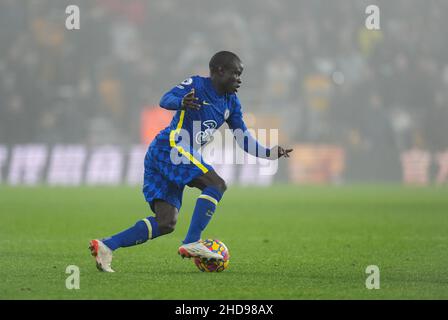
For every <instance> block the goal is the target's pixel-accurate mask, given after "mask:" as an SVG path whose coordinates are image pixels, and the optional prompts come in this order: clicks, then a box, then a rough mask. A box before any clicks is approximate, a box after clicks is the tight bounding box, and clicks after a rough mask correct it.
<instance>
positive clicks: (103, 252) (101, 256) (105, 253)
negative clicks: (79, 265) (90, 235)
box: [89, 239, 115, 272]
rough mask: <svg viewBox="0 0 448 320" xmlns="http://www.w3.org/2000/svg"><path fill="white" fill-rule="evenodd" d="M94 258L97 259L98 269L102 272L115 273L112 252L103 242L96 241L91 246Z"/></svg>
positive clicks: (92, 241) (91, 242)
mask: <svg viewBox="0 0 448 320" xmlns="http://www.w3.org/2000/svg"><path fill="white" fill-rule="evenodd" d="M89 249H90V252H91V254H92V256H94V257H95V260H96V267H97V269H98V270H100V271H104V272H115V271H114V270H112V268H111V266H110V264H111V262H112V250H110V249H109V248H108V247H107V246H106V245H105V244H104V243H103V242H102V241H100V240H97V239H94V240H91V241H90V245H89Z"/></svg>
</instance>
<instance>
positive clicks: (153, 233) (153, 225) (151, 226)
mask: <svg viewBox="0 0 448 320" xmlns="http://www.w3.org/2000/svg"><path fill="white" fill-rule="evenodd" d="M141 221H143V222H144V223H145V224H146V228H148V239H154V238H157V237H158V236H159V235H160V234H159V228H158V224H157V221H156V218H154V217H152V216H150V217H147V218H144V219H142V220H141Z"/></svg>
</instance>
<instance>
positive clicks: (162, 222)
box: [154, 199, 179, 236]
mask: <svg viewBox="0 0 448 320" xmlns="http://www.w3.org/2000/svg"><path fill="white" fill-rule="evenodd" d="M154 211H155V213H156V221H157V224H158V229H159V233H160V236H161V235H165V234H168V233H171V232H173V231H174V228H175V227H176V223H177V217H178V216H179V211H178V210H177V208H176V207H174V206H173V205H171V204H169V203H168V202H166V201H163V200H160V199H157V200H154Z"/></svg>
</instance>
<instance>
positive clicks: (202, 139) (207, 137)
mask: <svg viewBox="0 0 448 320" xmlns="http://www.w3.org/2000/svg"><path fill="white" fill-rule="evenodd" d="M202 125H203V126H204V127H205V128H206V129H205V130H204V131H200V132H198V133H197V134H196V137H195V140H196V143H197V144H200V145H202V144H204V143H208V142H210V141H211V140H212V139H213V137H212V136H213V133H214V132H215V129H216V127H217V126H218V124H217V123H216V121H215V120H205V121H204V122H203V123H202Z"/></svg>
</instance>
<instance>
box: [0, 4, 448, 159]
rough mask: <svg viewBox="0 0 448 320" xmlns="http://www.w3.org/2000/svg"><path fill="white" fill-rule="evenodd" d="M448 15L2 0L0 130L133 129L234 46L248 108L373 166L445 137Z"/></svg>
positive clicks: (18, 136)
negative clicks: (372, 22) (75, 24)
mask: <svg viewBox="0 0 448 320" xmlns="http://www.w3.org/2000/svg"><path fill="white" fill-rule="evenodd" d="M69 4H76V5H78V6H79V8H80V11H81V21H80V25H81V28H80V30H73V31H68V30H66V28H65V19H66V17H67V14H66V13H65V8H66V7H67V5H69ZM370 4H376V5H378V7H379V8H380V19H381V20H380V27H381V29H380V30H368V29H366V27H365V19H366V17H367V14H366V13H365V8H366V7H367V6H368V5H370ZM446 16H448V1H436V0H430V1H419V0H394V1H373V0H372V1H364V0H334V1H324V0H287V1H286V0H246V1H236V0H232V1H220V2H219V1H202V0H185V1H180V0H163V1H155V0H152V1H145V0H73V1H60V0H39V1H17V0H0V52H1V54H0V143H3V144H11V143H29V142H45V143H50V144H51V143H60V142H64V143H72V142H73V143H74V142H76V143H86V144H97V143H122V144H126V143H135V142H139V141H140V131H141V128H140V123H141V121H140V117H141V114H142V111H143V110H144V109H145V108H148V107H151V106H155V105H157V104H158V101H159V99H160V96H161V95H162V94H163V93H164V92H165V91H167V90H168V89H170V88H171V87H173V86H174V85H176V84H177V83H178V82H181V81H182V80H184V78H186V77H188V76H190V75H192V74H201V75H207V74H208V61H209V59H210V57H211V55H212V54H213V53H214V52H216V51H219V50H223V49H227V50H231V51H234V52H236V53H237V54H238V55H239V56H240V57H241V59H242V60H243V63H244V66H245V70H244V73H243V88H242V89H241V90H240V93H239V96H240V100H241V101H242V103H243V108H244V110H245V111H246V112H249V113H251V114H252V115H254V116H255V119H256V118H257V117H260V118H263V117H264V116H267V117H272V118H278V119H279V123H280V128H279V129H280V130H281V132H283V134H284V136H283V139H284V140H286V142H287V143H297V142H300V143H318V144H337V145H340V146H343V147H344V148H346V149H347V150H348V151H349V152H351V153H352V155H353V156H354V157H355V158H356V155H357V154H359V156H360V157H362V156H363V155H364V156H368V157H369V159H370V160H371V161H372V160H373V159H372V152H373V153H374V154H376V155H377V157H378V160H377V161H376V163H378V165H382V164H384V163H385V162H387V161H389V160H390V159H392V158H393V157H394V158H397V159H398V157H397V155H396V153H397V150H398V151H400V150H406V149H409V148H412V147H415V146H417V147H422V148H425V149H428V150H430V151H438V150H442V149H446V148H447V147H448V139H447V137H448V125H446V123H448V60H447V57H448V38H447V37H446V34H445V32H446V29H447V28H446V20H445V18H446ZM444 30H445V31H444ZM255 126H256V123H255ZM388 157H389V158H388ZM374 158H375V156H374ZM390 161H393V160H390ZM397 162H398V160H397Z"/></svg>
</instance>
